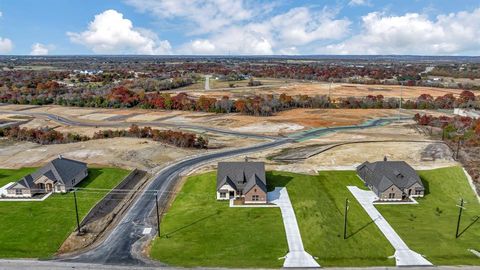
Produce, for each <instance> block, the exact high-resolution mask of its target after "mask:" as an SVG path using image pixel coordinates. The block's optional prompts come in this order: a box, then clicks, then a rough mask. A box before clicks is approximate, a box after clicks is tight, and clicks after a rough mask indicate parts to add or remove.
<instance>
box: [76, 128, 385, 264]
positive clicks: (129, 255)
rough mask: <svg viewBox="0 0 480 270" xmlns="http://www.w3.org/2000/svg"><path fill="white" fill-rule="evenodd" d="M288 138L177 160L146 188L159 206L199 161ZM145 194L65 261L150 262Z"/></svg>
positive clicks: (148, 207) (151, 204)
mask: <svg viewBox="0 0 480 270" xmlns="http://www.w3.org/2000/svg"><path fill="white" fill-rule="evenodd" d="M384 123H385V120H381V119H379V120H378V121H370V122H368V123H367V124H365V125H362V128H366V127H374V126H378V125H381V124H384ZM356 128H359V127H358V126H351V127H338V128H331V129H330V132H331V131H335V130H336V129H338V130H345V129H356ZM314 133H315V134H316V132H306V133H305V134H306V135H305V136H312V134H314ZM296 138H301V135H299V136H296ZM291 141H292V139H290V138H282V139H277V140H275V141H272V142H266V143H261V144H257V145H254V146H250V147H246V148H239V149H234V150H228V151H223V152H216V153H211V154H206V155H202V156H197V157H193V158H189V159H186V160H183V161H179V162H177V163H174V164H172V165H170V166H168V167H166V168H165V169H163V170H162V171H160V172H159V173H158V174H157V176H156V177H155V179H154V180H153V181H151V182H150V184H149V186H148V187H147V188H146V189H148V190H157V191H158V192H159V194H160V198H159V201H160V205H161V207H163V206H165V204H166V202H167V198H168V192H169V191H170V190H171V189H172V187H173V186H174V185H175V183H176V181H177V180H178V179H179V175H180V174H181V173H183V172H187V171H189V170H191V169H193V168H197V167H200V166H201V165H202V164H205V163H208V162H212V161H215V160H221V159H224V158H228V157H232V156H236V155H244V154H247V153H250V152H258V151H261V150H265V149H269V148H272V147H277V146H281V145H284V144H287V143H290V142H291ZM149 196H151V195H150V194H147V193H143V194H141V195H140V196H139V197H138V199H137V201H136V202H135V203H134V204H133V206H132V207H131V208H130V209H129V210H128V211H127V213H126V214H125V216H124V217H123V218H122V220H121V221H120V222H119V225H118V226H117V227H116V228H115V229H113V230H112V232H111V233H110V235H109V236H108V237H107V238H106V239H105V240H104V242H102V243H101V244H100V245H99V246H98V247H96V248H94V249H92V250H90V251H88V252H86V253H83V254H81V255H79V256H76V257H73V258H69V259H68V260H69V261H76V262H90V263H91V262H94V263H102V264H105V263H106V264H128V265H142V264H149V263H150V262H148V261H145V260H144V259H143V258H142V257H141V255H139V254H140V252H139V248H140V246H141V244H142V243H144V242H146V241H148V240H150V239H152V238H153V237H154V236H155V235H154V234H155V233H156V232H155V231H154V230H153V231H152V233H151V234H150V235H146V236H144V235H142V231H143V229H144V228H145V227H153V228H154V227H155V224H151V223H150V222H149V215H150V214H151V212H152V211H153V209H154V207H155V200H152V199H151V197H149Z"/></svg>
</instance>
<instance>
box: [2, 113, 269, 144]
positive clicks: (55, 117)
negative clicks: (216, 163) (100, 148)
mask: <svg viewBox="0 0 480 270" xmlns="http://www.w3.org/2000/svg"><path fill="white" fill-rule="evenodd" d="M0 114H20V115H26V116H34V117H45V118H48V119H50V120H52V121H55V122H57V123H60V124H64V125H69V126H79V127H97V126H102V127H128V126H130V125H132V124H137V125H141V126H155V127H174V128H182V129H193V130H201V131H207V132H212V133H217V134H223V135H229V136H238V137H247V138H253V139H267V140H273V139H278V137H274V136H267V135H261V134H254V133H245V132H237V131H231V130H224V129H218V128H211V127H204V126H197V125H189V124H175V123H164V122H158V121H149V122H135V123H125V122H115V121H109V122H106V121H99V122H95V123H89V122H81V121H76V120H72V119H69V118H66V117H63V116H59V115H56V114H52V113H41V112H25V111H2V110H0Z"/></svg>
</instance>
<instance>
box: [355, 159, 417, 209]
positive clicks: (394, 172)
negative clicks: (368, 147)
mask: <svg viewBox="0 0 480 270" xmlns="http://www.w3.org/2000/svg"><path fill="white" fill-rule="evenodd" d="M357 174H358V176H360V178H361V179H362V180H363V181H364V182H365V185H366V186H368V188H370V189H371V190H372V191H373V192H374V193H375V194H376V195H377V197H378V198H379V200H381V201H400V200H405V199H408V198H410V197H423V195H424V194H425V187H424V185H423V183H422V180H421V179H420V176H418V174H417V172H416V171H415V170H414V169H413V168H412V167H411V166H410V165H408V164H407V163H406V162H405V161H388V160H387V159H386V158H385V159H384V161H377V162H373V163H370V162H368V161H366V162H364V163H362V164H361V165H360V166H358V167H357Z"/></svg>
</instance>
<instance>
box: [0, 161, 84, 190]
mask: <svg viewBox="0 0 480 270" xmlns="http://www.w3.org/2000/svg"><path fill="white" fill-rule="evenodd" d="M87 176H88V169H87V164H86V163H83V162H80V161H76V160H72V159H67V158H64V157H62V156H59V157H58V158H56V159H54V160H52V161H50V162H49V163H47V164H46V165H45V166H43V167H41V168H40V169H38V170H37V171H35V172H34V173H32V174H29V175H27V176H25V177H23V178H22V179H20V180H19V181H18V182H16V183H15V184H13V185H11V186H9V187H8V188H7V189H6V191H7V193H6V196H7V197H17V198H18V197H23V198H30V197H32V196H34V195H36V194H45V193H50V192H55V193H65V192H67V191H68V190H71V189H73V187H74V186H76V185H77V184H78V183H80V182H81V181H82V180H83V179H85V178H86V177H87Z"/></svg>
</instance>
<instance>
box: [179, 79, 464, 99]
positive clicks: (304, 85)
mask: <svg viewBox="0 0 480 270" xmlns="http://www.w3.org/2000/svg"><path fill="white" fill-rule="evenodd" d="M182 91H183V92H188V93H189V94H191V95H193V96H200V95H206V94H208V95H209V96H214V97H216V98H221V97H222V96H225V95H227V96H230V97H241V96H246V95H253V94H277V95H278V94H281V93H285V94H288V95H300V94H302V95H309V96H315V95H328V93H329V91H330V93H331V96H332V97H345V96H358V97H363V96H367V95H383V96H385V97H399V96H400V92H401V91H403V97H404V98H416V97H418V96H420V95H421V94H430V95H432V96H434V97H436V96H443V95H445V94H448V93H453V94H459V93H460V92H461V91H462V90H459V89H448V88H435V87H420V86H412V87H406V86H399V85H363V84H346V83H334V84H332V85H330V83H322V82H320V83H319V82H313V83H310V82H296V83H288V84H284V85H283V86H272V87H261V88H241V89H235V88H233V89H221V90H211V91H207V92H206V91H203V90H189V91H185V90H183V89H182V90H175V91H171V92H172V93H179V92H182Z"/></svg>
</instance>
